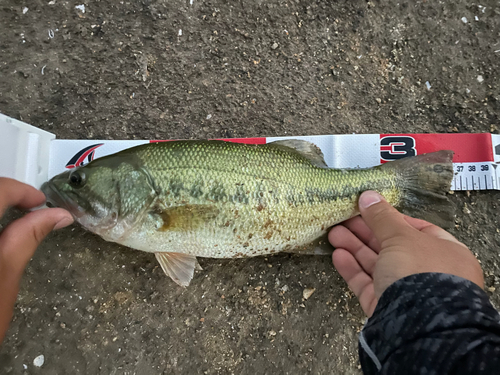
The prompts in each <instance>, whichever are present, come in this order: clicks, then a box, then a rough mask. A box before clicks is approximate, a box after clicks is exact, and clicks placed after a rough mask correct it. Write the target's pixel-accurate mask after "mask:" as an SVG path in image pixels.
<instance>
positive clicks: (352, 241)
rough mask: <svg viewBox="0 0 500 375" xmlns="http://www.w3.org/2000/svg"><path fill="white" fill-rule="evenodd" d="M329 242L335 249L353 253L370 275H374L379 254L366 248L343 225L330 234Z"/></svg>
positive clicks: (334, 228) (333, 229)
mask: <svg viewBox="0 0 500 375" xmlns="http://www.w3.org/2000/svg"><path fill="white" fill-rule="evenodd" d="M328 240H329V241H330V243H331V244H332V245H333V246H334V247H336V248H342V249H345V250H347V251H348V252H349V253H351V254H352V255H353V256H354V258H355V259H356V261H357V262H358V264H359V265H360V266H361V267H362V268H363V270H364V271H365V272H366V273H367V274H368V275H370V276H371V275H372V274H373V270H374V268H375V263H377V257H378V255H377V253H376V252H375V251H373V250H372V249H370V248H369V247H368V246H366V245H365V244H364V243H363V242H362V241H361V240H360V239H359V238H358V237H356V236H355V235H354V233H352V232H351V231H350V230H349V229H347V228H346V227H344V226H342V225H337V226H336V227H333V228H332V230H331V231H330V233H328Z"/></svg>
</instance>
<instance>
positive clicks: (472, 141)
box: [0, 114, 500, 190]
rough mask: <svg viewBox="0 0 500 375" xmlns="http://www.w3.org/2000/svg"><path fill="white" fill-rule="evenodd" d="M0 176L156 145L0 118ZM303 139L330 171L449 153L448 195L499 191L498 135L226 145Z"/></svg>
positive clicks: (25, 176)
mask: <svg viewBox="0 0 500 375" xmlns="http://www.w3.org/2000/svg"><path fill="white" fill-rule="evenodd" d="M0 134H2V138H0V160H2V163H1V164H0V176H3V177H11V178H15V179H17V180H19V181H23V182H26V183H29V184H31V185H33V186H35V187H40V186H41V184H42V183H43V182H45V181H47V180H48V179H49V178H51V177H53V176H55V175H56V174H59V173H61V172H64V171H65V170H68V169H71V168H74V167H77V166H80V165H84V164H86V163H88V162H90V161H92V160H93V159H94V158H99V157H102V156H106V155H109V154H113V153H115V152H118V151H121V150H124V149H127V148H130V147H134V146H138V145H141V144H146V143H151V142H160V141H159V140H151V141H150V140H111V141H110V140H88V139H87V140H71V139H55V138H56V137H55V135H54V134H52V133H49V132H46V131H43V130H41V129H38V128H36V127H34V126H31V125H28V124H26V123H24V122H21V121H18V120H15V119H12V118H9V117H7V116H4V115H2V114H0ZM285 139H301V140H305V141H309V142H312V143H314V144H316V145H317V146H318V147H319V148H320V149H321V150H322V152H323V154H324V156H325V162H326V164H327V165H328V166H329V167H330V168H369V167H373V166H376V165H380V164H382V163H386V162H390V161H394V160H398V159H401V158H404V157H408V156H415V155H421V154H425V153H428V152H434V151H439V150H453V151H454V152H455V154H454V156H453V167H454V171H455V176H454V178H453V181H452V183H451V186H450V189H451V190H500V167H499V165H500V135H497V134H489V133H478V134H464V133H455V134H345V135H337V134H335V135H315V136H289V137H258V138H231V139H224V140H226V141H230V142H240V143H247V144H265V143H269V142H273V141H278V140H285Z"/></svg>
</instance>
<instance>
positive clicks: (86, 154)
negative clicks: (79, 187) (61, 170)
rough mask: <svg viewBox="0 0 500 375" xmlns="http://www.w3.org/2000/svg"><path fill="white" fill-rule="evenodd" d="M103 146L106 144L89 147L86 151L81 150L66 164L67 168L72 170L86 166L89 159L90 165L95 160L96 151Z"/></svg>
mask: <svg viewBox="0 0 500 375" xmlns="http://www.w3.org/2000/svg"><path fill="white" fill-rule="evenodd" d="M103 144H104V143H99V144H96V145H92V146H88V147H85V148H84V149H81V150H80V151H78V152H77V153H76V154H75V156H73V157H72V158H71V160H70V161H68V163H67V164H66V168H68V169H71V168H75V167H79V166H81V165H84V164H86V163H85V158H87V159H88V161H87V163H90V162H91V161H92V160H94V153H95V150H96V149H97V148H98V147H101V146H102V145H103Z"/></svg>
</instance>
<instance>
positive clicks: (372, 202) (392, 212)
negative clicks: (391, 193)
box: [359, 191, 411, 246]
mask: <svg viewBox="0 0 500 375" xmlns="http://www.w3.org/2000/svg"><path fill="white" fill-rule="evenodd" d="M359 211H360V213H361V216H362V218H363V219H364V220H365V222H366V225H367V226H368V228H370V229H371V230H372V231H373V234H374V235H375V237H376V238H377V240H378V242H379V243H380V245H381V246H382V244H383V242H384V241H386V240H388V239H390V238H394V237H397V236H400V235H401V234H402V233H404V232H405V231H407V230H408V228H411V226H410V225H409V224H408V223H407V222H406V220H405V219H404V216H403V214H401V213H400V212H399V211H398V210H396V209H395V208H394V207H392V206H391V205H390V204H389V203H387V201H386V200H385V199H384V198H383V197H382V196H381V195H380V194H379V193H377V192H375V191H366V192H364V193H363V194H361V196H360V198H359Z"/></svg>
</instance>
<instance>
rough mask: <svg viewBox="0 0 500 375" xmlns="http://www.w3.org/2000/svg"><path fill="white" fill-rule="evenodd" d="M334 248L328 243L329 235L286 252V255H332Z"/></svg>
mask: <svg viewBox="0 0 500 375" xmlns="http://www.w3.org/2000/svg"><path fill="white" fill-rule="evenodd" d="M333 250H334V247H333V246H332V245H330V242H328V233H325V234H324V235H322V236H321V237H319V238H317V239H316V240H314V241H313V242H310V243H308V244H305V245H302V246H297V247H293V248H291V249H288V250H285V251H284V252H285V253H293V254H301V255H332V253H333Z"/></svg>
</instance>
